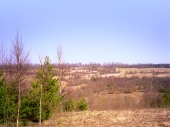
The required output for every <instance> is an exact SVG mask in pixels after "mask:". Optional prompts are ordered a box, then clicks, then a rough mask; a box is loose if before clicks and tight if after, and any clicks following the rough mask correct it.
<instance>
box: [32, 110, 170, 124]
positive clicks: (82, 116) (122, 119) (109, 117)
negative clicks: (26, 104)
mask: <svg viewBox="0 0 170 127" xmlns="http://www.w3.org/2000/svg"><path fill="white" fill-rule="evenodd" d="M169 126H170V109H144V110H112V111H111V110H109V111H84V112H70V113H60V114H55V115H54V116H53V117H52V118H51V119H50V120H49V121H46V122H44V124H43V125H42V126H41V127H169ZM29 127H32V126H29ZM35 127H39V126H38V125H37V126H35Z"/></svg>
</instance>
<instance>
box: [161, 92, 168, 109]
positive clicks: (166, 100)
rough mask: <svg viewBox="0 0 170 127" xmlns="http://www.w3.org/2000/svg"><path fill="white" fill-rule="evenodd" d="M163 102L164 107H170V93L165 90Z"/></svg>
mask: <svg viewBox="0 0 170 127" xmlns="http://www.w3.org/2000/svg"><path fill="white" fill-rule="evenodd" d="M161 104H162V106H163V107H169V106H170V93H169V92H168V91H167V90H165V91H164V92H163V95H162V98H161Z"/></svg>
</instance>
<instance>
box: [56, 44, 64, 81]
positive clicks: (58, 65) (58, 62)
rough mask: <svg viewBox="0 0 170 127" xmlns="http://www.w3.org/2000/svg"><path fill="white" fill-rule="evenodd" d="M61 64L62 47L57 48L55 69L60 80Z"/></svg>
mask: <svg viewBox="0 0 170 127" xmlns="http://www.w3.org/2000/svg"><path fill="white" fill-rule="evenodd" d="M62 62H63V51H62V47H61V46H60V47H58V48H57V68H58V76H59V77H60V79H62V76H63V75H62V71H63V70H62V69H63V67H62Z"/></svg>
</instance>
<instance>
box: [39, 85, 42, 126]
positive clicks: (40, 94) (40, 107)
mask: <svg viewBox="0 0 170 127" xmlns="http://www.w3.org/2000/svg"><path fill="white" fill-rule="evenodd" d="M40 87H41V90H40V120H39V125H41V110H42V105H41V103H42V83H41V86H40Z"/></svg>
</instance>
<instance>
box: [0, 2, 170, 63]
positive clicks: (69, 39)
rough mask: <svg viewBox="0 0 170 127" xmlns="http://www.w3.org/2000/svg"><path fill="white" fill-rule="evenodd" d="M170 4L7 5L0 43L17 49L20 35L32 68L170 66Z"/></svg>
mask: <svg viewBox="0 0 170 127" xmlns="http://www.w3.org/2000/svg"><path fill="white" fill-rule="evenodd" d="M169 7H170V1H168V0H162V1H159V0H138V1H135V0H129V1H127V0H119V1H113V0H105V1H104V0H86V1H78V0H72V1H69V0H63V1H58V0H44V1H41V0H36V1H34V0H24V1H21V0H12V1H11V0H5V1H1V2H0V16H1V20H0V28H1V29H0V42H3V43H4V47H5V50H6V51H7V50H9V49H10V48H11V44H12V42H11V41H12V40H14V37H15V35H16V32H17V29H18V31H19V35H20V36H21V37H22V41H23V43H24V45H25V50H26V51H30V60H31V62H32V63H38V61H39V58H38V57H39V56H42V55H43V56H46V55H47V56H49V57H50V59H51V60H52V62H53V63H55V62H56V61H57V51H56V50H57V47H58V46H62V49H63V60H64V62H66V63H79V62H81V63H84V64H85V63H93V62H95V63H101V64H103V63H112V62H113V63H117V62H118V63H125V64H126V63H127V64H138V63H153V64H159V63H163V64H168V63H170V52H169V51H170V15H169V14H170V8H169Z"/></svg>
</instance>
